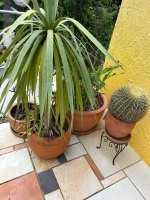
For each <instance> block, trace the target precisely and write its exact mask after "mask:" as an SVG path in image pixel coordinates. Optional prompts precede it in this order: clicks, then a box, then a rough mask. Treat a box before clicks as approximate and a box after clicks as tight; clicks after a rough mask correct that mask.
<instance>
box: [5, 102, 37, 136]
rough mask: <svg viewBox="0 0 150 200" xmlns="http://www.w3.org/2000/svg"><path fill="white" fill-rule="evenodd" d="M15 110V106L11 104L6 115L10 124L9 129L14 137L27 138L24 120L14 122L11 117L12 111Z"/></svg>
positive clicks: (26, 127)
mask: <svg viewBox="0 0 150 200" xmlns="http://www.w3.org/2000/svg"><path fill="white" fill-rule="evenodd" d="M29 104H33V102H29ZM16 108H17V104H16V103H15V104H13V105H12V107H11V108H10V110H9V111H8V113H7V119H8V122H9V124H10V129H11V131H12V133H13V134H14V135H16V136H17V137H23V138H27V134H26V132H27V130H28V126H27V123H26V121H25V120H16V119H15V118H13V117H12V114H11V113H12V110H13V109H16Z"/></svg>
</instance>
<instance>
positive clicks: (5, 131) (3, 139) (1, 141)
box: [0, 123, 24, 149]
mask: <svg viewBox="0 0 150 200" xmlns="http://www.w3.org/2000/svg"><path fill="white" fill-rule="evenodd" d="M23 142H24V140H23V139H22V138H18V137H16V136H15V135H13V133H12V132H11V130H10V127H9V123H3V124H0V149H3V148H6V147H10V146H14V145H17V144H20V143H23Z"/></svg>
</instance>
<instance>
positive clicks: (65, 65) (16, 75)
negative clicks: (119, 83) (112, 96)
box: [0, 0, 119, 135]
mask: <svg viewBox="0 0 150 200" xmlns="http://www.w3.org/2000/svg"><path fill="white" fill-rule="evenodd" d="M22 1H23V0H22ZM58 2H59V1H58V0H43V4H44V9H41V8H40V7H39V4H38V1H37V0H32V3H33V9H32V8H31V7H29V6H28V8H29V10H28V11H26V12H25V13H24V14H22V15H21V16H20V17H19V18H18V19H17V20H16V21H15V22H14V23H13V24H12V25H11V26H9V27H7V28H5V29H4V30H3V31H2V32H1V35H2V34H3V33H4V32H5V33H6V35H5V37H4V38H3V39H2V40H1V41H0V44H2V43H3V42H4V40H5V39H6V38H7V37H8V36H9V35H10V34H11V33H12V32H15V38H14V39H13V41H12V43H11V45H10V46H9V47H8V48H7V50H6V51H5V53H4V54H3V55H2V56H1V57H0V64H1V63H3V62H4V61H5V60H7V62H6V71H5V73H4V75H3V77H2V78H1V79H0V86H1V85H2V84H3V83H4V81H5V80H6V79H7V78H9V81H8V83H7V84H6V86H5V88H4V89H3V92H2V94H1V97H0V102H2V101H5V97H6V95H7V94H8V91H9V89H10V87H11V86H12V84H14V83H15V85H16V91H15V93H14V95H13V97H12V98H11V99H10V101H9V104H8V106H7V108H6V110H5V112H4V115H5V114H6V112H7V111H8V110H9V109H10V107H11V105H12V104H13V103H14V101H15V99H17V103H18V105H19V104H20V103H22V104H23V105H24V106H25V109H26V113H27V114H28V113H29V110H28V106H27V105H28V104H27V103H28V100H29V94H32V95H33V96H34V100H35V103H36V89H37V84H39V89H38V94H39V112H40V126H39V127H40V128H39V135H40V130H41V127H42V124H43V122H46V123H45V125H46V130H47V131H48V130H49V129H50V128H51V126H52V124H51V122H52V120H51V119H52V117H51V116H52V113H53V117H54V118H55V122H56V124H58V121H59V125H58V127H59V129H60V131H61V133H63V126H64V122H65V118H66V114H67V112H68V110H70V112H71V115H72V118H73V114H74V107H75V102H74V95H76V99H77V101H78V102H77V103H78V105H79V107H80V108H82V107H83V106H82V104H83V103H82V93H81V88H80V84H79V80H81V81H82V84H83V87H84V88H85V91H86V93H87V96H88V99H89V101H90V102H91V105H94V93H93V85H92V83H91V80H90V77H89V74H88V69H87V67H86V64H85V60H84V57H85V56H86V61H87V60H88V67H89V68H90V69H91V70H92V71H93V74H95V78H96V79H97V78H98V77H97V75H96V72H95V69H94V67H93V64H92V62H91V60H90V56H89V54H88V52H87V49H86V46H85V45H84V44H85V43H87V42H88V41H90V42H91V43H93V45H95V47H97V48H98V49H99V50H101V51H102V52H103V53H104V55H105V56H107V57H108V58H109V59H110V60H111V61H113V62H114V64H115V65H116V66H118V67H119V64H118V62H116V60H114V58H113V57H112V56H111V55H110V54H109V53H108V52H107V51H106V50H105V48H104V47H103V46H102V45H101V44H100V43H99V41H97V40H96V39H95V38H94V37H93V36H92V35H91V34H90V33H89V32H88V31H87V30H86V29H85V28H84V27H83V26H82V25H81V24H80V23H79V22H77V21H76V20H74V19H71V18H67V17H62V18H59V19H56V15H57V8H58ZM72 26H75V27H76V28H77V29H78V30H79V31H80V32H81V33H82V35H83V37H82V38H80V37H78V36H77V35H75V34H74V33H73V32H72ZM8 58H9V59H8ZM87 58H88V59H87ZM54 74H56V86H57V90H56V93H55V107H53V106H52V99H53V93H52V84H53V75H54ZM38 77H39V79H38Z"/></svg>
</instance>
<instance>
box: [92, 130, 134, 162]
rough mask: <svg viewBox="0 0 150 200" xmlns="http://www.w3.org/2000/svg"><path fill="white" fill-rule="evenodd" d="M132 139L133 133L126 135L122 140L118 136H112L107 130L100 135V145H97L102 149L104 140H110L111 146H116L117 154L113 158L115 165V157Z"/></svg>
mask: <svg viewBox="0 0 150 200" xmlns="http://www.w3.org/2000/svg"><path fill="white" fill-rule="evenodd" d="M130 139H131V134H130V135H129V136H128V137H126V139H125V140H120V139H116V138H112V137H111V136H110V135H108V133H107V132H106V131H103V132H102V134H101V137H100V145H99V146H98V147H96V148H97V149H100V148H101V146H102V142H103V141H104V142H108V141H109V147H113V146H114V147H115V150H116V154H115V156H114V158H113V161H112V164H113V165H115V159H116V158H117V156H118V155H119V154H120V153H121V152H122V151H123V150H124V149H125V147H126V146H127V145H128V141H129V140H130Z"/></svg>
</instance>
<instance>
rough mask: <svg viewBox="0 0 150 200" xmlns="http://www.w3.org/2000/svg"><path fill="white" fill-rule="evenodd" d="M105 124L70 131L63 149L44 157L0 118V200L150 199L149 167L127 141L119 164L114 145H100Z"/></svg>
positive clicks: (101, 122) (119, 157)
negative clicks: (82, 131) (54, 156)
mask: <svg viewBox="0 0 150 200" xmlns="http://www.w3.org/2000/svg"><path fill="white" fill-rule="evenodd" d="M103 126H104V121H100V122H99V125H98V127H97V129H96V130H95V131H93V132H92V133H91V134H88V135H85V136H80V137H77V136H75V135H72V137H71V141H70V143H69V146H68V148H67V149H66V151H65V152H64V154H62V155H61V156H59V157H58V158H57V159H52V160H43V159H41V158H39V157H37V156H36V155H35V154H34V153H33V152H32V150H31V149H30V147H28V142H26V140H24V139H21V138H17V137H16V136H14V135H13V134H12V132H11V131H10V128H9V124H8V123H3V124H0V200H44V199H45V200H85V199H89V200H144V199H145V200H150V167H149V166H147V165H146V164H145V163H144V162H143V161H142V160H141V158H140V157H139V156H138V155H137V153H136V152H135V151H134V150H133V149H132V148H131V147H130V146H129V145H128V146H127V147H126V148H125V150H124V151H123V152H122V153H121V154H120V155H119V156H118V157H117V158H116V160H115V165H112V159H113V157H114V155H115V149H114V146H113V147H110V146H109V142H104V141H103V143H102V147H101V148H100V149H97V148H96V146H98V145H99V141H100V136H101V133H102V131H103V129H102V128H103Z"/></svg>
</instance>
